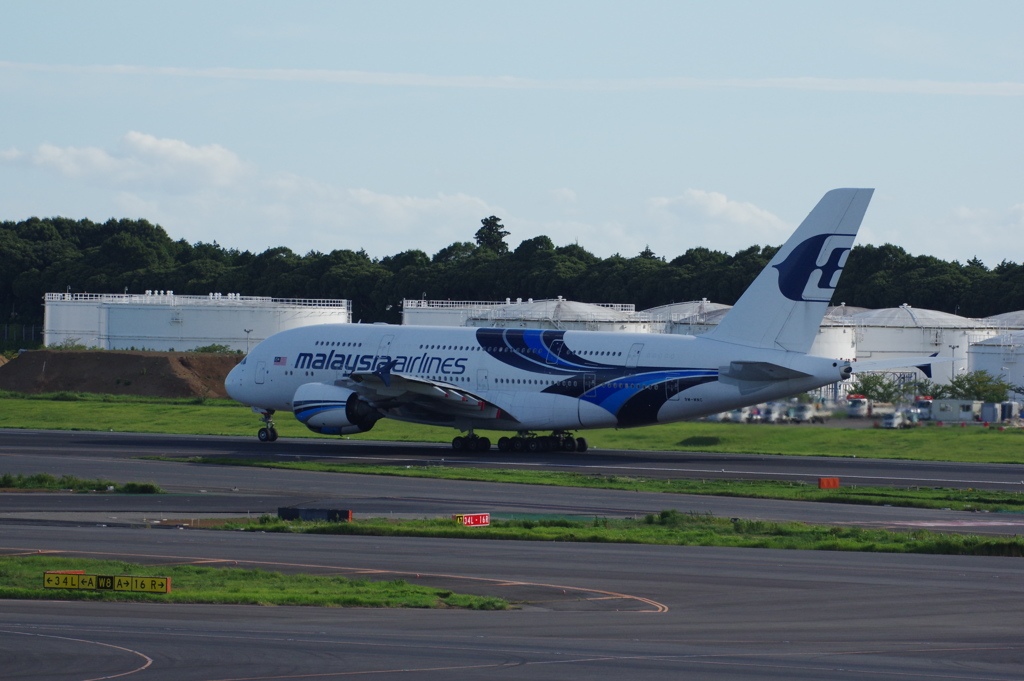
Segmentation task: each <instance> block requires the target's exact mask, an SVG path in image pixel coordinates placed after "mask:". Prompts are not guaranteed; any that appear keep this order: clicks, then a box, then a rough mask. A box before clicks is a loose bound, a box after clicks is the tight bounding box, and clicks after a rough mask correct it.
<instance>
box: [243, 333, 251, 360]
mask: <svg viewBox="0 0 1024 681" xmlns="http://www.w3.org/2000/svg"><path fill="white" fill-rule="evenodd" d="M242 331H245V354H247V355H248V354H249V334H250V333H252V329H242Z"/></svg>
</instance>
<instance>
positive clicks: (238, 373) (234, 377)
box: [224, 364, 245, 403]
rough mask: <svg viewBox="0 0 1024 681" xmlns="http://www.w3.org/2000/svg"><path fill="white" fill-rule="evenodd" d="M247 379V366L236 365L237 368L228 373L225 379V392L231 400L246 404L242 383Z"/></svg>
mask: <svg viewBox="0 0 1024 681" xmlns="http://www.w3.org/2000/svg"><path fill="white" fill-rule="evenodd" d="M244 377H245V364H236V365H235V368H234V369H232V370H231V371H229V372H228V375H227V376H226V377H225V378H224V390H226V391H227V393H228V395H230V396H231V399H233V400H236V401H238V402H242V403H244V402H245V400H244V399H242V398H243V397H244V395H243V392H244V391H243V390H242V381H243V379H244Z"/></svg>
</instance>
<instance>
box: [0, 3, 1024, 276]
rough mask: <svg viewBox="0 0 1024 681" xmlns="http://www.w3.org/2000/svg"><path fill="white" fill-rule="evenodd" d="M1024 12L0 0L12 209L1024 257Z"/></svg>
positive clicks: (286, 238) (399, 232) (353, 239)
mask: <svg viewBox="0 0 1024 681" xmlns="http://www.w3.org/2000/svg"><path fill="white" fill-rule="evenodd" d="M1022 26H1024V3H1021V2H1019V1H1017V0H1006V1H988V2H986V1H981V2H977V3H971V4H970V5H968V4H966V3H962V2H945V1H942V0H931V1H927V2H924V1H920V2H917V1H913V0H908V1H904V2H891V1H890V0H887V1H884V2H878V1H875V0H861V1H860V2H857V3H840V2H821V1H820V0H815V1H813V2H792V1H787V0H775V1H774V2H761V1H757V2H754V1H749V2H740V1H733V2H730V1H722V2H708V1H705V2H685V1H682V0H679V1H668V0H665V1H660V2H659V1H652V0H646V1H645V0H634V1H633V2H629V3H624V2H600V1H597V0H588V1H585V2H558V1H557V0H547V1H543V2H539V1H533V0H520V1H519V2H515V3H490V2H479V1H478V0H477V1H468V0H467V1H465V2H452V1H445V0H434V1H432V2H422V1H409V2H396V1H388V0H376V1H374V2H369V1H366V2H346V1H344V0H338V1H335V2H326V1H325V2H310V1H303V0H290V1H289V2H261V1H257V0H244V1H231V0H220V1H218V2H210V1H209V0H204V1H202V2H196V1H192V0H177V1H176V2H173V3H168V2H151V1H148V0H131V1H120V2H114V1H109V0H107V1H104V0H93V1H91V2H88V3H83V2H72V1H71V0H67V1H65V2H52V1H48V0H34V1H33V2H17V1H15V0H0V102H2V105H3V106H2V112H3V113H2V118H0V120H2V122H3V125H0V220H13V221H17V220H23V219H26V218H28V217H32V216H38V217H50V216H58V215H59V216H65V217H70V218H75V219H78V218H89V219H91V220H94V221H105V220H107V219H109V218H112V217H113V218H132V219H135V218H144V219H147V220H149V221H151V222H154V223H157V224H159V225H161V226H162V227H163V228H164V229H165V230H166V231H167V233H168V234H169V235H170V236H171V238H173V239H176V240H177V239H185V240H187V241H189V242H191V243H195V242H200V241H202V242H207V243H210V242H216V243H218V244H220V245H221V246H224V247H226V248H237V249H240V250H249V251H252V252H262V251H264V250H266V249H268V248H273V247H277V246H287V247H289V248H291V249H292V250H293V251H295V252H296V253H299V254H305V253H307V252H309V251H311V250H315V251H320V252H323V253H327V252H330V251H332V250H335V249H352V250H359V249H363V250H365V251H366V252H367V253H368V254H370V255H371V256H373V257H375V258H381V257H385V256H388V255H395V254H397V253H400V252H403V251H406V250H410V249H419V250H422V251H425V252H426V253H427V254H428V255H433V254H435V253H437V251H439V250H441V249H442V248H444V247H445V246H448V245H449V244H451V243H453V242H456V241H472V240H473V236H474V234H475V233H476V230H477V229H479V227H480V220H481V219H483V218H485V217H488V216H490V215H497V216H498V217H500V218H502V223H503V224H504V226H505V228H506V230H507V231H508V232H509V233H510V235H509V236H508V237H507V239H506V241H507V243H508V244H509V246H510V247H512V248H515V246H516V245H518V244H519V242H521V241H523V240H526V239H530V238H533V237H536V236H538V235H546V236H548V237H550V238H551V239H552V241H553V242H554V243H555V245H559V246H561V245H567V244H573V243H578V244H579V245H581V246H583V247H584V248H585V249H587V250H589V251H590V252H592V253H594V254H596V255H598V256H601V257H608V256H610V255H612V254H615V253H619V254H621V255H624V256H627V257H632V256H634V255H637V254H638V253H640V252H641V251H643V250H644V249H645V248H647V247H649V248H650V249H651V250H652V251H653V252H654V253H655V254H656V255H658V256H663V257H665V258H666V259H668V260H671V259H672V258H674V257H676V256H678V255H681V254H682V253H684V252H685V251H686V250H687V249H690V248H694V247H698V246H700V247H705V248H710V249H714V250H720V251H725V252H728V253H734V252H736V251H738V250H741V249H744V248H747V247H749V246H752V245H775V246H777V245H781V244H782V243H783V242H784V241H785V240H786V238H787V237H788V236H789V233H790V232H791V231H792V230H793V229H794V228H795V227H796V226H797V225H798V224H799V223H800V221H801V220H802V219H803V218H804V216H805V215H806V214H807V213H808V212H809V211H810V209H811V208H812V207H813V206H814V204H815V203H816V202H817V200H818V199H819V198H820V197H821V195H822V194H824V193H825V192H826V191H828V190H829V189H833V188H836V187H873V188H875V190H876V191H875V194H874V198H873V200H872V204H871V206H870V207H869V209H868V213H867V216H866V218H865V221H864V224H863V226H862V228H861V232H860V236H859V237H858V241H857V243H860V244H875V245H881V244H885V243H892V244H896V245H899V246H901V247H903V248H904V249H906V250H907V251H908V252H910V253H912V254H915V255H932V256H936V257H938V258H942V259H944V260H958V261H960V262H966V261H967V260H969V259H971V258H973V257H977V258H979V259H981V260H982V261H983V262H984V263H985V264H986V265H988V266H989V267H994V266H996V265H998V264H999V263H1000V262H1002V261H1004V260H1009V261H1013V262H1018V263H1019V262H1024V40H1022V39H1021V29H1022Z"/></svg>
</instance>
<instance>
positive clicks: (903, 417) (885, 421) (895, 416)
mask: <svg viewBox="0 0 1024 681" xmlns="http://www.w3.org/2000/svg"><path fill="white" fill-rule="evenodd" d="M919 425H921V414H920V413H919V412H918V410H917V409H901V410H899V411H894V412H892V413H891V414H886V415H885V416H884V417H882V428H913V427H914V426H919Z"/></svg>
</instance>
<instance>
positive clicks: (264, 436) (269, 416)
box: [256, 410, 277, 442]
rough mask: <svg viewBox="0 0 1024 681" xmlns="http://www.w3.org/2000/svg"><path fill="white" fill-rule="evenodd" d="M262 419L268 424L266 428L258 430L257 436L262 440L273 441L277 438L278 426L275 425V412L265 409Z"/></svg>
mask: <svg viewBox="0 0 1024 681" xmlns="http://www.w3.org/2000/svg"><path fill="white" fill-rule="evenodd" d="M260 421H263V423H265V424H267V425H266V427H265V428H260V429H259V430H258V431H257V432H256V437H257V438H259V441H260V442H273V441H274V440H276V439H277V428H275V427H274V412H273V411H272V410H271V411H265V412H263V414H262V416H261V418H260Z"/></svg>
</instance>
